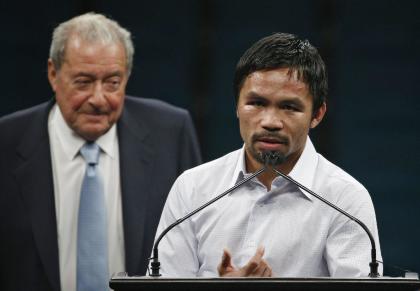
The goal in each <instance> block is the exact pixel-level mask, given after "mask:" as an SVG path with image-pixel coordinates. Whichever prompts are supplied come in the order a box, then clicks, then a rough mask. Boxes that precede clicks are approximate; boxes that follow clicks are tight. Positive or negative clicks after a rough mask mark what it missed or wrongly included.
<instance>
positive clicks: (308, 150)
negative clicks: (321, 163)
mask: <svg viewBox="0 0 420 291" xmlns="http://www.w3.org/2000/svg"><path fill="white" fill-rule="evenodd" d="M317 165H318V154H317V152H316V150H315V147H314V145H313V144H312V141H311V139H310V138H309V136H308V137H307V139H306V144H305V148H304V149H303V152H302V154H301V155H300V157H299V159H298V161H297V162H296V164H295V166H294V167H293V169H292V171H290V173H289V176H290V177H291V178H293V179H294V180H296V181H297V182H299V183H300V184H302V185H303V186H305V187H307V188H309V189H312V187H313V183H314V179H315V174H316V167H317ZM299 190H300V191H301V192H302V193H303V194H304V195H305V196H306V197H308V198H309V199H310V200H312V199H313V198H314V197H313V196H312V195H311V194H309V193H307V192H306V191H304V190H302V189H300V188H299Z"/></svg>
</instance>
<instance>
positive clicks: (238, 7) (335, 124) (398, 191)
mask: <svg viewBox="0 0 420 291" xmlns="http://www.w3.org/2000/svg"><path fill="white" fill-rule="evenodd" d="M6 2H9V3H6ZM419 9H420V2H419V1H416V0H412V1H408V0H400V1H364V0H363V1H362V0H354V1H348V0H347V1H345V0H341V1H335V0H319V1H313V0H295V1H280V0H258V1H255V0H254V1H251V0H242V1H239V0H238V1H233V0H231V1H228V0H207V1H206V0H202V1H198V0H178V1H162V0H154V1H126V0H118V1H117V0H110V1H99V0H97V1H94V0H90V1H86V0H72V1H70V0H62V1H52V0H51V1H40V2H39V1H26V3H24V2H22V1H15V2H13V4H12V1H2V2H0V39H1V45H0V57H1V64H2V66H1V69H0V80H1V90H0V104H1V106H0V116H2V115H5V114H8V113H11V112H13V111H16V110H18V109H22V108H26V107H29V106H31V105H35V104H38V103H40V102H43V101H46V100H48V99H49V98H51V97H52V92H51V90H50V88H49V85H48V83H47V78H46V64H47V57H48V49H49V45H50V37H51V32H52V30H53V28H54V27H55V26H56V25H57V24H58V23H60V22H62V21H64V20H66V19H68V18H70V17H72V16H75V15H77V14H80V13H83V12H87V11H96V12H101V13H105V14H106V15H108V16H111V17H112V18H114V19H116V20H117V21H119V22H120V23H121V24H122V25H123V26H125V27H126V28H128V29H129V30H130V31H131V32H132V33H133V35H134V43H135V47H136V55H135V63H134V71H133V74H132V77H131V80H130V83H129V86H128V90H127V92H128V93H129V94H132V95H138V96H144V97H150V98H159V99H162V100H166V101H168V102H170V103H172V104H175V105H178V106H182V107H185V108H188V109H189V110H190V112H191V113H192V115H193V117H194V120H195V123H196V127H197V131H198V133H199V138H200V142H201V147H202V152H203V156H204V159H205V160H206V161H207V160H210V159H213V158H215V157H218V156H220V155H222V154H224V153H227V152H228V151H231V150H233V149H236V148H238V147H240V146H241V139H240V136H239V132H238V125H237V121H236V117H235V108H234V102H233V96H232V76H233V71H234V67H235V64H236V62H237V60H238V59H239V57H240V56H241V54H242V53H243V52H244V50H245V49H246V48H248V47H249V46H250V45H251V44H252V43H253V42H255V41H256V40H257V39H259V38H261V37H263V36H266V35H268V34H270V33H272V32H276V31H282V32H292V33H296V34H299V35H300V36H302V37H305V38H308V39H309V40H310V41H311V42H312V43H313V44H314V45H315V46H316V47H318V48H319V50H320V52H321V54H322V55H323V57H324V59H325V61H326V63H327V66H328V69H329V75H330V95H329V103H328V109H329V111H328V114H327V117H326V119H324V121H323V123H322V124H321V126H320V127H319V128H317V129H316V130H315V131H314V132H313V133H312V137H313V139H314V141H315V144H316V146H317V148H318V150H319V151H320V152H321V153H322V154H323V155H324V156H326V157H327V158H328V159H330V160H331V161H332V162H334V163H336V164H338V165H339V166H341V167H342V168H344V169H346V170H347V171H348V172H350V173H351V174H352V175H353V176H354V177H356V178H357V179H359V180H360V181H361V182H362V183H363V184H364V185H365V186H366V187H367V188H368V190H369V191H370V193H371V195H372V199H373V201H374V204H375V207H376V211H377V218H378V225H379V231H380V239H381V246H382V252H383V257H384V260H385V262H386V265H385V272H386V274H388V275H399V274H401V272H399V271H398V270H395V269H393V268H392V267H391V265H398V266H402V267H404V268H408V269H412V270H414V271H417V272H419V271H420V250H419V247H420V231H419V229H418V228H417V225H418V222H419V221H420V219H419V217H420V216H419V209H420V191H419V186H418V184H419V181H418V180H417V178H419V177H420V175H419V173H420V154H419V148H420V138H419V132H420V125H419V122H418V115H419V113H420V100H419V97H420V96H419V93H418V86H419V83H420V78H419V73H418V66H419V65H420V40H419V38H420V13H419ZM0 138H1V137H0Z"/></svg>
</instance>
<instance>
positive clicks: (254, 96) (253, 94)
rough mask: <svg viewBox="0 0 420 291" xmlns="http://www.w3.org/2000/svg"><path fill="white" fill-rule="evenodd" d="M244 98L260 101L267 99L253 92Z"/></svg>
mask: <svg viewBox="0 0 420 291" xmlns="http://www.w3.org/2000/svg"><path fill="white" fill-rule="evenodd" d="M245 97H246V98H248V99H261V100H262V99H264V100H265V99H267V98H265V97H264V96H261V95H260V94H258V93H256V92H253V91H251V92H249V93H248V94H246V95H245Z"/></svg>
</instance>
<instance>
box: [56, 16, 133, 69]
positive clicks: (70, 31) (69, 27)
mask: <svg viewBox="0 0 420 291" xmlns="http://www.w3.org/2000/svg"><path fill="white" fill-rule="evenodd" d="M73 35H75V36H76V37H77V38H79V39H80V40H82V41H88V42H102V43H104V44H115V43H121V44H122V45H123V46H124V49H125V55H126V64H127V71H128V73H129V74H130V73H131V69H132V67H133V55H134V46H133V41H132V39H131V34H130V32H129V31H128V30H126V29H125V28H122V27H121V26H120V25H119V24H118V23H117V22H116V21H114V20H111V19H109V18H107V17H105V16H104V15H102V14H97V13H93V12H90V13H86V14H82V15H80V16H76V17H74V18H72V19H70V20H68V21H66V22H63V23H61V24H60V25H58V26H57V27H56V28H55V29H54V32H53V37H52V42H51V47H50V59H51V60H52V62H53V64H54V67H55V69H56V70H59V69H60V68H61V66H62V64H63V62H64V56H65V50H66V45H67V42H68V40H69V39H70V37H72V36H73Z"/></svg>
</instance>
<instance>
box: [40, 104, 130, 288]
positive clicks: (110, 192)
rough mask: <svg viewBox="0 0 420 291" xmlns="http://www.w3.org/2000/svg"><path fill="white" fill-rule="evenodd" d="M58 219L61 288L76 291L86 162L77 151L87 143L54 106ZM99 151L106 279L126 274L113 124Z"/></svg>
mask: <svg viewBox="0 0 420 291" xmlns="http://www.w3.org/2000/svg"><path fill="white" fill-rule="evenodd" d="M48 134H49V140H50V146H51V161H52V171H53V179H54V198H55V211H56V218H57V233H58V254H59V263H60V281H61V282H60V285H61V290H63V291H75V290H76V280H77V278H76V265H77V262H76V257H77V220H78V213H79V200H80V190H81V187H82V181H83V177H84V174H85V169H86V162H85V160H84V159H83V157H82V156H81V155H80V153H79V150H80V148H81V147H82V146H83V144H84V143H85V142H86V141H85V140H84V139H83V138H81V137H80V136H78V135H77V134H76V133H75V132H74V131H73V130H72V129H71V128H70V127H69V126H68V125H67V123H66V122H65V120H64V118H63V115H62V114H61V111H60V109H59V107H58V106H57V105H54V107H53V108H52V109H51V112H50V115H49V121H48ZM96 143H97V144H98V145H99V147H100V148H101V154H100V157H99V164H98V169H99V172H100V173H101V175H102V177H103V179H102V180H103V181H104V192H105V193H104V194H105V203H106V212H107V225H108V263H109V267H108V270H109V277H111V275H112V274H113V273H115V272H120V271H124V270H125V266H124V264H125V258H124V232H123V222H122V206H121V205H122V204H121V186H120V162H119V149H118V138H117V130H116V126H115V124H114V125H113V126H112V127H111V129H110V130H109V131H108V132H106V133H105V134H104V135H102V136H101V137H99V138H98V139H97V140H96Z"/></svg>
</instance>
